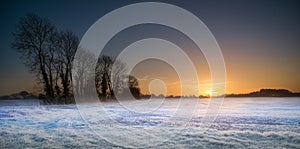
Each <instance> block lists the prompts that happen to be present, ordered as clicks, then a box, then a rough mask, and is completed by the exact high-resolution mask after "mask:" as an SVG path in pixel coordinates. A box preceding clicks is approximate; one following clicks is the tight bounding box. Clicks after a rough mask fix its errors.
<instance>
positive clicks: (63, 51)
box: [57, 31, 79, 97]
mask: <svg viewBox="0 0 300 149" xmlns="http://www.w3.org/2000/svg"><path fill="white" fill-rule="evenodd" d="M58 40H59V50H58V57H57V58H58V59H57V62H58V63H57V64H58V65H59V66H57V68H58V70H57V71H58V72H59V74H60V78H61V84H62V86H63V96H64V97H68V96H69V94H70V89H71V86H70V82H71V81H72V71H71V69H72V61H73V59H74V56H75V53H76V50H77V47H78V44H79V39H78V37H77V36H76V35H75V34H74V33H73V32H71V31H68V32H61V33H60V35H59V38H58Z"/></svg>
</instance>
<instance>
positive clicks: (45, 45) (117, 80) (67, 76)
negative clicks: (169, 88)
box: [12, 14, 140, 103]
mask: <svg viewBox="0 0 300 149" xmlns="http://www.w3.org/2000/svg"><path fill="white" fill-rule="evenodd" d="M12 35H13V37H14V41H13V43H12V47H13V48H14V49H16V50H17V52H18V53H20V54H21V59H22V60H23V62H24V64H25V65H26V66H27V67H28V68H29V70H30V72H31V73H33V74H35V75H36V78H37V81H38V83H39V84H41V86H42V87H43V93H41V94H40V97H41V98H43V99H45V100H46V102H58V103H68V102H72V101H68V100H73V98H72V95H73V92H72V91H73V88H72V81H75V83H78V84H80V83H81V85H83V84H84V82H83V80H82V77H83V76H80V75H81V74H84V73H83V72H84V71H85V70H84V67H85V66H81V67H82V72H76V73H77V75H75V76H76V78H72V71H71V70H72V66H73V63H72V62H73V60H74V56H75V53H76V50H77V48H79V47H78V46H79V38H78V36H76V34H75V33H74V32H72V31H59V30H58V29H57V28H56V26H54V25H53V24H52V23H51V22H50V21H49V20H48V19H46V18H43V17H40V16H38V15H35V14H29V15H27V16H25V17H22V18H21V19H20V20H19V23H18V24H17V26H16V29H15V31H14V32H12ZM80 54H89V53H80ZM90 56H91V57H93V55H90ZM93 58H94V57H93ZM93 58H92V59H93ZM85 61H86V63H87V65H88V61H89V60H85ZM81 65H82V64H81ZM113 65H115V66H116V69H114V70H112V66H113ZM125 69H126V66H125V64H124V63H122V62H120V61H117V60H116V59H115V58H113V57H111V56H105V55H102V56H100V57H99V58H98V62H97V65H96V70H95V73H96V74H95V78H92V79H95V82H96V84H95V85H96V89H97V93H98V95H99V97H100V98H101V99H104V100H105V99H106V98H108V97H109V98H114V97H115V92H118V93H120V92H122V90H123V89H124V87H129V89H130V91H131V93H132V94H133V96H134V97H136V98H139V97H140V89H139V87H138V81H137V79H136V78H135V77H134V76H124V71H125ZM112 71H116V72H114V74H116V75H113V76H111V75H110V74H111V73H112ZM112 77H113V78H112ZM124 78H127V79H124ZM74 79H75V80H74ZM124 81H125V82H124ZM75 91H77V92H80V91H81V90H80V88H75Z"/></svg>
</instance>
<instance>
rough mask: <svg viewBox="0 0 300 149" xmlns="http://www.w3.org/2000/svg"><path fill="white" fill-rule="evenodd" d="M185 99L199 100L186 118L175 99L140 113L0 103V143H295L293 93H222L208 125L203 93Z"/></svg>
mask: <svg viewBox="0 0 300 149" xmlns="http://www.w3.org/2000/svg"><path fill="white" fill-rule="evenodd" d="M187 100H191V101H192V100H194V101H195V100H199V104H198V105H197V108H196V110H195V111H194V109H193V108H188V107H189V106H190V105H185V108H186V111H187V113H188V112H190V110H193V111H194V116H193V118H192V119H191V120H190V121H188V122H187V121H186V119H184V118H180V117H177V116H176V114H175V113H176V111H177V110H178V106H177V105H178V100H177V99H166V100H164V102H163V104H162V105H161V106H160V107H158V108H157V109H155V110H153V111H150V112H145V113H141V112H134V111H131V110H129V109H126V108H124V106H123V105H120V104H118V103H104V104H102V105H103V108H99V107H98V106H97V105H95V104H90V105H89V104H86V105H83V106H85V108H87V109H86V111H85V112H87V113H89V115H88V116H87V115H85V116H84V114H83V113H84V112H82V111H81V112H82V113H81V115H80V112H79V111H78V108H77V106H76V105H28V102H27V105H24V106H22V105H18V106H13V105H6V106H0V127H1V129H0V134H1V135H0V148H22V147H25V146H26V147H29V148H97V147H146V146H157V147H160V148H168V147H177V148H178V147H179V148H180V147H188V148H193V147H195V148H202V147H203V148H297V147H299V144H300V102H299V98H226V99H225V101H224V104H223V106H222V108H221V110H220V113H219V115H218V116H217V117H216V119H215V121H214V122H213V123H212V124H211V125H210V126H209V127H204V126H203V125H202V119H203V118H204V116H205V112H206V108H207V104H208V100H209V99H187ZM191 101H190V102H191ZM1 103H2V104H3V101H1ZM145 108H146V107H145ZM81 109H82V107H81ZM82 115H83V116H84V119H85V120H84V119H83V117H81V116H82ZM124 139H125V140H126V142H123V143H121V142H120V141H124ZM150 143H152V144H150Z"/></svg>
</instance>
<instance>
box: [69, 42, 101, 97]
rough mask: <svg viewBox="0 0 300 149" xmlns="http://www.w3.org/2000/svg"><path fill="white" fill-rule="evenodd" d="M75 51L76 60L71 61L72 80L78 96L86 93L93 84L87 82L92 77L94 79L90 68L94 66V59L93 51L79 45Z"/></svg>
mask: <svg viewBox="0 0 300 149" xmlns="http://www.w3.org/2000/svg"><path fill="white" fill-rule="evenodd" d="M78 49H79V50H78V51H77V57H76V60H75V61H74V63H73V65H74V66H73V67H74V68H76V69H73V73H72V76H73V82H74V85H75V86H74V91H75V92H76V93H77V95H78V96H85V95H88V94H89V93H90V91H91V89H92V88H94V86H89V85H95V84H91V83H89V82H90V81H91V80H92V79H95V74H94V71H93V69H92V68H95V67H94V66H95V65H94V62H95V60H96V58H95V56H94V54H93V53H90V52H88V51H87V50H84V49H83V48H81V47H79V48H78Z"/></svg>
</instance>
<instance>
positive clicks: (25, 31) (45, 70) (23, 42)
mask: <svg viewBox="0 0 300 149" xmlns="http://www.w3.org/2000/svg"><path fill="white" fill-rule="evenodd" d="M12 34H13V36H14V37H15V40H14V41H13V43H12V47H13V48H16V49H17V51H18V52H19V53H21V54H22V56H21V58H22V59H23V60H24V64H25V65H26V66H27V67H29V69H30V71H31V72H34V73H35V74H36V75H37V76H38V77H39V78H40V80H41V83H42V84H43V86H44V91H45V93H46V95H47V96H50V97H53V96H54V91H53V76H52V70H53V67H52V66H53V62H54V50H55V46H54V45H55V39H54V38H55V36H56V34H57V32H56V29H55V27H54V26H53V25H52V24H51V23H50V21H49V20H47V19H45V18H42V17H39V16H37V15H34V14H30V15H27V16H26V17H23V18H21V19H20V21H19V24H18V25H17V28H16V30H15V31H14V32H13V33H12Z"/></svg>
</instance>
